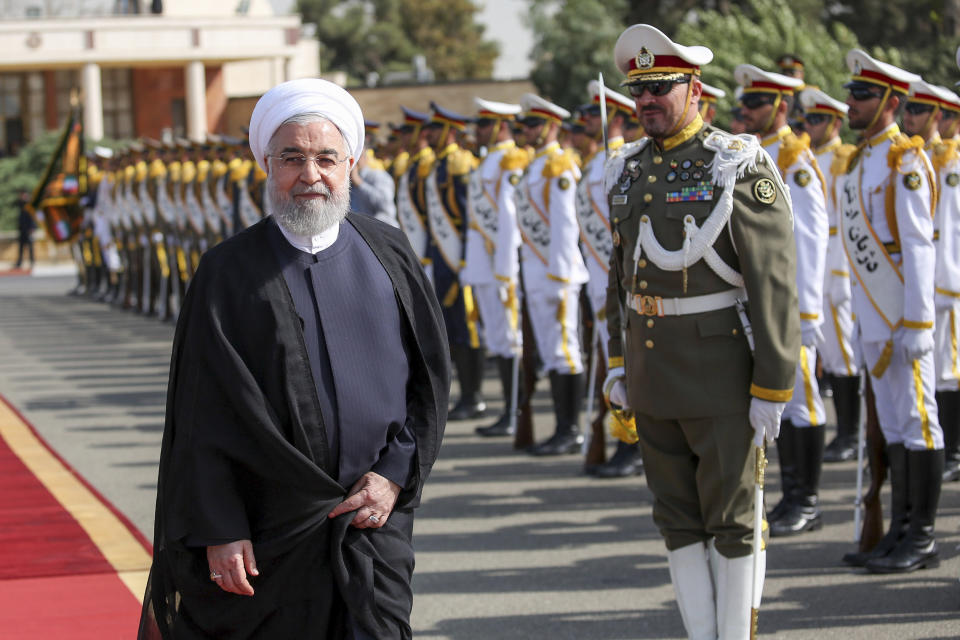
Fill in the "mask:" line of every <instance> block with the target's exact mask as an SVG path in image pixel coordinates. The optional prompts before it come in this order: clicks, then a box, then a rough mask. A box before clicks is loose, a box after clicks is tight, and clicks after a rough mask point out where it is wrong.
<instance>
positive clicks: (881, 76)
mask: <svg viewBox="0 0 960 640" xmlns="http://www.w3.org/2000/svg"><path fill="white" fill-rule="evenodd" d="M860 77H862V78H864V79H866V80H872V81H873V82H879V83H880V84H886V85H890V86H891V87H895V88H897V89H899V90H900V91H903V92H904V93H907V92H908V91H909V90H910V83H909V82H901V81H900V80H894V79H893V78H891V77H890V76H888V75H887V74H885V73H880V72H879V71H871V70H870V69H862V70H861V71H860Z"/></svg>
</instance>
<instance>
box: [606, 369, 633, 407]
mask: <svg viewBox="0 0 960 640" xmlns="http://www.w3.org/2000/svg"><path fill="white" fill-rule="evenodd" d="M624 376H625V372H624V370H623V367H614V368H613V369H610V371H609V372H607V378H606V380H604V381H603V397H604V398H606V399H607V402H609V403H610V406H611V407H613V408H614V409H622V410H624V411H627V410H629V409H630V405H629V404H628V403H627V385H626V384H624V382H623V380H624Z"/></svg>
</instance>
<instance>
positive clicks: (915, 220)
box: [841, 124, 943, 451]
mask: <svg viewBox="0 0 960 640" xmlns="http://www.w3.org/2000/svg"><path fill="white" fill-rule="evenodd" d="M903 138H904V137H902V136H901V135H900V129H899V128H898V127H897V125H896V124H891V125H890V126H889V127H887V128H886V129H884V130H883V131H882V132H880V133H879V134H878V135H876V136H874V137H873V138H872V139H871V140H869V141H867V144H866V145H865V146H864V148H863V150H862V151H861V153H860V155H859V156H858V157H857V158H856V161H855V163H854V166H853V167H852V169H851V170H850V171H849V172H848V176H853V184H854V185H855V186H856V187H857V188H858V190H859V194H860V197H861V202H862V206H863V211H864V214H865V215H866V216H867V219H868V220H869V221H870V224H871V226H872V227H873V231H874V233H875V235H876V237H877V239H878V240H879V242H881V243H883V245H884V247H885V248H886V250H887V253H888V255H889V257H890V259H891V260H892V261H893V263H894V264H895V265H896V268H897V270H898V271H899V273H900V274H901V278H902V281H903V287H902V289H903V303H902V304H903V314H904V318H903V323H902V326H900V327H897V328H895V329H891V327H890V326H889V325H888V323H887V321H886V320H885V318H884V316H883V314H881V313H880V312H879V311H878V310H877V308H876V307H875V306H874V301H873V299H872V298H874V297H875V295H876V294H875V293H873V292H869V293H868V291H866V290H865V288H864V286H863V285H862V284H861V283H859V282H856V281H855V282H854V286H853V310H854V313H855V314H856V316H857V320H858V323H859V326H860V337H861V341H862V346H863V356H864V364H865V366H866V367H867V369H868V370H871V381H872V384H873V390H874V396H875V397H876V403H877V414H878V419H879V421H880V427H881V429H882V430H883V435H884V437H885V438H886V440H887V443H888V444H903V445H904V446H905V447H906V449H907V450H908V451H910V450H923V449H941V448H943V434H942V432H941V430H940V424H939V422H938V420H937V407H936V403H935V401H934V390H935V389H934V386H935V383H934V380H935V371H934V358H933V353H932V352H931V353H927V354H925V355H923V356H921V357H920V358H919V359H917V360H914V361H913V362H909V361H907V359H906V357H905V355H904V354H903V352H902V350H901V349H899V348H888V346H887V345H888V343H890V341H891V340H892V345H898V344H899V342H900V340H901V339H902V337H903V335H904V332H906V331H915V330H927V329H932V328H933V325H934V281H933V278H932V277H931V274H932V273H934V271H935V265H936V250H935V248H934V244H933V215H932V213H933V211H932V204H933V197H934V190H933V187H932V184H931V179H932V178H933V168H932V166H931V164H930V161H929V159H928V158H927V156H926V154H925V153H924V152H923V150H922V149H918V148H913V149H910V150H908V151H906V152H905V153H904V154H903V156H902V161H901V162H900V166H899V168H893V169H891V167H890V164H889V156H890V155H891V153H890V151H891V147H892V146H893V145H894V143H895V142H902V141H903ZM847 184H850V178H849V177H848V183H847ZM841 188H842V187H841ZM888 189H889V190H892V191H893V195H894V197H893V211H888V210H887V206H886V205H887V198H888V195H887V192H888ZM891 224H895V225H896V230H897V236H894V231H893V230H892V229H891ZM848 257H849V252H848ZM887 360H889V364H887V366H886V368H885V370H884V369H883V367H880V368H879V369H878V368H877V365H878V363H881V364H882V363H883V362H885V361H887ZM878 373H882V375H880V376H879V377H878V375H877V374H878Z"/></svg>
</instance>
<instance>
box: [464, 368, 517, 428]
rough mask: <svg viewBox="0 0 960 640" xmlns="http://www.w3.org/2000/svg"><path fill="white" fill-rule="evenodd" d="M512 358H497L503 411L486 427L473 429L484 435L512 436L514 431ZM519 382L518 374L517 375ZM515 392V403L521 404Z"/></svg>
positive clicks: (515, 413) (514, 408) (515, 408)
mask: <svg viewBox="0 0 960 640" xmlns="http://www.w3.org/2000/svg"><path fill="white" fill-rule="evenodd" d="M514 362H515V360H514V359H513V358H504V357H502V356H501V357H498V358H497V369H498V371H499V373H500V387H501V389H502V390H503V406H504V409H503V413H502V414H501V415H500V417H499V418H497V421H496V422H494V423H493V424H491V425H488V426H486V427H477V428H476V429H475V431H476V432H477V433H478V434H479V435H481V436H484V437H487V438H494V437H497V436H512V435H513V434H514V432H515V431H516V420H515V419H514V420H512V422H513V424H512V425H511V424H510V423H511V418H514V417H515V416H516V415H517V407H514V406H511V403H512V402H513V363H514ZM518 383H519V376H518ZM519 395H520V394H519V393H518V394H517V396H518V397H517V405H518V406H519V405H520V404H523V403H522V401H521V399H520V398H519Z"/></svg>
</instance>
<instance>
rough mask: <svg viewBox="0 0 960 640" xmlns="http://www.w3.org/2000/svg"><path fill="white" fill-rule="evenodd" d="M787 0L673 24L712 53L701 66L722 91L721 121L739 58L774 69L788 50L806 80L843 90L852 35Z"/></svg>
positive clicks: (754, 2)
mask: <svg viewBox="0 0 960 640" xmlns="http://www.w3.org/2000/svg"><path fill="white" fill-rule="evenodd" d="M792 5H793V2H788V1H787V0H749V1H748V2H747V3H746V4H745V5H744V6H742V7H741V6H734V7H731V8H730V10H729V11H728V12H727V13H721V12H719V11H699V12H696V13H695V14H694V15H692V16H691V19H689V20H687V21H685V22H683V23H682V24H681V25H680V26H679V27H678V28H677V33H676V36H675V37H676V40H677V42H680V43H683V44H701V45H704V46H706V47H709V48H710V49H711V50H712V51H713V53H714V58H713V62H711V63H710V64H708V65H707V66H705V67H704V68H703V80H704V82H707V83H708V84H712V85H714V86H718V87H720V88H722V89H723V90H724V91H726V92H727V96H726V97H725V98H724V99H723V100H722V101H721V104H720V105H719V106H718V109H717V113H718V117H717V122H718V124H720V125H721V126H724V125H725V124H727V122H728V119H729V112H730V108H731V107H732V106H733V92H734V89H735V88H736V83H735V82H734V79H733V70H734V69H735V68H736V67H737V65H740V64H753V65H756V66H757V67H760V68H761V69H770V70H776V68H777V67H776V60H777V58H778V57H780V55H782V54H784V53H791V54H794V55H796V56H799V57H800V58H801V59H802V60H803V61H804V70H805V72H806V78H805V80H806V82H807V83H808V84H812V85H816V86H818V87H820V88H821V89H823V90H824V91H826V92H827V93H828V94H830V95H832V96H835V97H837V98H842V97H843V96H844V95H845V92H844V90H843V83H844V82H846V81H847V80H849V78H850V72H849V71H848V70H847V67H846V64H845V62H844V60H845V59H846V54H847V52H848V51H849V50H850V49H852V48H855V47H857V46H858V43H857V38H856V36H855V35H854V34H853V32H851V31H850V30H849V29H847V28H846V27H845V26H844V25H843V24H840V23H833V24H829V23H828V24H824V23H822V22H821V21H820V20H819V19H817V18H814V17H812V16H813V15H814V12H812V11H805V12H803V13H799V14H798V13H794V11H793V10H792ZM882 57H886V56H882Z"/></svg>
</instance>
